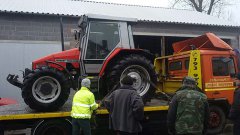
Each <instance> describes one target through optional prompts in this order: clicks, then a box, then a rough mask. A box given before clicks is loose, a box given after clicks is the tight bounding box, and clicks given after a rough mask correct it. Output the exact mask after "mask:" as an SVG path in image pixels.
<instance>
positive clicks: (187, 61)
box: [185, 60, 189, 70]
mask: <svg viewBox="0 0 240 135" xmlns="http://www.w3.org/2000/svg"><path fill="white" fill-rule="evenodd" d="M188 68H189V60H185V69H186V70H188Z"/></svg>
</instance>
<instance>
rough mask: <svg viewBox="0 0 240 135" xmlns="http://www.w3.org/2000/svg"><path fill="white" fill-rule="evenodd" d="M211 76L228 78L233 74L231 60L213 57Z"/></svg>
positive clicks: (233, 68)
mask: <svg viewBox="0 0 240 135" xmlns="http://www.w3.org/2000/svg"><path fill="white" fill-rule="evenodd" d="M212 69H213V76H229V75H230V74H235V67H234V61H233V58H229V57H214V58H212Z"/></svg>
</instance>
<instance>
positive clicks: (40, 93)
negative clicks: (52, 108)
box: [32, 76, 61, 103]
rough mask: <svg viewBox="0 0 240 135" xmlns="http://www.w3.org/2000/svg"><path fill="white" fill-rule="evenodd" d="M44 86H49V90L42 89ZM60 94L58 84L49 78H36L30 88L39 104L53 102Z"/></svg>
mask: <svg viewBox="0 0 240 135" xmlns="http://www.w3.org/2000/svg"><path fill="white" fill-rule="evenodd" d="M46 85H47V86H49V89H43V87H44V86H46ZM46 91H47V92H46ZM60 93H61V85H60V83H59V82H58V80H57V79H55V78H53V77H51V76H42V77H40V78H38V79H37V80H36V81H35V82H34V84H33V86H32V94H33V97H34V98H35V99H36V100H37V101H39V102H41V103H51V102H53V101H55V100H56V99H57V98H58V97H59V95H60Z"/></svg>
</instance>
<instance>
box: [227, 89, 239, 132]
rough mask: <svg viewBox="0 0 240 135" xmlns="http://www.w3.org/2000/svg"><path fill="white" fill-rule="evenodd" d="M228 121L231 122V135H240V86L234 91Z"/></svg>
mask: <svg viewBox="0 0 240 135" xmlns="http://www.w3.org/2000/svg"><path fill="white" fill-rule="evenodd" d="M229 119H230V120H232V121H233V135H240V85H239V84H238V88H236V89H235V92H234V96H233V104H232V106H231V109H230V113H229Z"/></svg>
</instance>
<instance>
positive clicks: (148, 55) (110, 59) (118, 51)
mask: <svg viewBox="0 0 240 135" xmlns="http://www.w3.org/2000/svg"><path fill="white" fill-rule="evenodd" d="M129 54H140V55H143V56H145V57H146V58H147V59H149V60H151V61H152V62H153V60H154V58H155V57H154V55H153V54H151V53H150V52H148V51H147V50H144V49H123V48H117V49H115V50H114V51H113V52H112V53H111V54H110V55H109V56H108V58H107V59H106V60H105V61H104V62H103V66H102V68H101V70H100V72H99V77H102V76H103V75H104V72H105V71H107V70H106V69H107V68H109V67H111V66H109V65H111V64H112V63H113V62H114V61H115V60H117V59H119V58H121V56H124V55H129Z"/></svg>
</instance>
